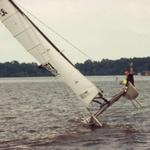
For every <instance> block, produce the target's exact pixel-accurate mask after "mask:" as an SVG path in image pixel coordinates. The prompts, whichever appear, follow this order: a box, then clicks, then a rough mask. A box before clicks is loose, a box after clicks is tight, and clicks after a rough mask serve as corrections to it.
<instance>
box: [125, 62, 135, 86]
mask: <svg viewBox="0 0 150 150" xmlns="http://www.w3.org/2000/svg"><path fill="white" fill-rule="evenodd" d="M125 75H126V86H128V83H129V82H130V83H132V85H134V71H133V63H130V65H129V69H127V70H126V71H125Z"/></svg>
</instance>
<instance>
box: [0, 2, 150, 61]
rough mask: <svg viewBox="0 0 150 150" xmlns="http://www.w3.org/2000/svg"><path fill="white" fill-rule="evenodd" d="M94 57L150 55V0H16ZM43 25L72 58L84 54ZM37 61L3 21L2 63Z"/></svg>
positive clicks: (0, 39) (0, 38) (0, 32)
mask: <svg viewBox="0 0 150 150" xmlns="http://www.w3.org/2000/svg"><path fill="white" fill-rule="evenodd" d="M15 2H17V3H19V4H20V5H22V6H23V7H24V8H26V9H27V10H28V11H30V12H31V13H32V14H34V15H35V16H36V17H38V18H39V19H40V20H42V21H43V22H45V23H46V24H47V25H49V26H50V27H51V28H53V29H54V30H55V31H57V32H58V33H59V34H61V35H62V36H64V37H65V38H66V39H68V40H69V41H70V42H72V43H74V45H76V46H77V47H79V48H80V49H82V51H83V52H84V53H86V54H88V55H89V56H90V57H91V58H92V59H93V60H101V59H102V58H108V59H119V58H121V57H128V58H130V57H146V56H150V0H15ZM37 25H38V26H39V27H42V30H43V31H44V32H45V33H46V34H47V35H48V36H49V37H50V39H51V40H52V41H53V42H54V43H55V44H56V45H57V46H58V47H59V48H60V49H61V50H62V51H63V52H64V53H65V54H66V55H67V56H68V57H69V59H70V60H71V61H73V62H74V63H75V62H82V61H84V60H86V59H88V58H87V57H85V56H84V55H82V54H81V53H79V52H78V51H77V50H75V49H74V48H72V47H71V46H69V45H67V44H66V43H65V42H64V41H63V40H62V39H60V38H58V37H57V36H56V35H54V34H53V33H52V32H51V31H48V30H47V29H44V28H43V26H41V25H40V24H39V23H37ZM12 60H18V61H20V62H24V61H25V62H32V61H35V59H33V57H31V56H30V54H28V53H27V52H26V51H25V50H24V49H23V48H22V46H20V45H19V44H18V42H16V41H15V39H13V38H12V36H11V35H10V34H9V32H8V31H7V30H6V29H5V27H4V26H3V25H2V24H1V23H0V62H5V61H12Z"/></svg>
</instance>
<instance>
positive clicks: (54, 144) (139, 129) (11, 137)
mask: <svg viewBox="0 0 150 150" xmlns="http://www.w3.org/2000/svg"><path fill="white" fill-rule="evenodd" d="M118 78H119V79H118V81H116V77H114V76H109V77H89V79H90V80H92V81H93V82H94V83H95V84H96V85H97V86H98V87H99V88H103V90H104V91H105V95H106V96H107V97H108V98H109V97H111V96H112V95H114V93H116V92H117V91H118V89H119V84H118V82H119V80H121V79H122V78H123V77H120V76H119V77H118ZM136 86H137V88H138V90H139V92H140V96H139V97H138V100H139V101H140V102H141V103H142V105H143V108H142V109H141V110H135V108H134V107H133V106H132V105H131V103H130V102H128V101H127V100H124V99H121V100H120V101H118V103H116V104H115V105H113V106H112V108H111V109H109V110H108V111H107V112H106V113H105V114H104V115H103V116H102V117H101V120H102V122H103V123H104V126H103V127H102V128H100V129H88V128H85V127H83V126H82V125H81V123H80V121H79V118H80V117H82V116H83V115H87V114H88V112H87V111H86V109H85V107H84V105H83V103H82V102H81V101H80V100H78V99H77V98H76V96H75V95H74V93H73V92H72V91H71V90H70V89H69V88H68V87H67V86H65V85H64V84H63V83H62V82H59V81H58V80H57V79H55V78H9V79H7V78H5V79H0V95H1V97H0V149H4V148H6V149H7V148H10V149H11V148H14V149H17V148H18V149H19V148H20V149H30V148H32V149H34V148H35V149H45V148H49V149H64V150H67V149H81V150H84V149H86V150H87V149H92V150H97V149H101V150H103V149H105V150H106V149H109V150H114V149H122V150H124V149H139V150H146V149H148V148H149V147H150V143H149V141H150V119H149V114H150V109H149V107H150V90H149V87H150V78H149V77H136Z"/></svg>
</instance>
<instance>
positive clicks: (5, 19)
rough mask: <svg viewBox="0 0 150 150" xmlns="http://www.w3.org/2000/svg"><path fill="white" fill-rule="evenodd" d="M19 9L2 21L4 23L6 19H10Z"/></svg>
mask: <svg viewBox="0 0 150 150" xmlns="http://www.w3.org/2000/svg"><path fill="white" fill-rule="evenodd" d="M17 13H18V11H16V12H15V13H13V14H11V15H10V16H8V17H7V18H6V19H4V20H2V23H4V22H5V21H7V20H8V19H10V18H11V17H13V16H14V15H15V14H17Z"/></svg>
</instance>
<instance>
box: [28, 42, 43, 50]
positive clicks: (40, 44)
mask: <svg viewBox="0 0 150 150" xmlns="http://www.w3.org/2000/svg"><path fill="white" fill-rule="evenodd" d="M40 45H41V43H40V44H37V45H35V46H34V47H32V48H30V49H28V50H27V51H28V52H30V51H31V50H32V49H34V48H36V47H38V46H40Z"/></svg>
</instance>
